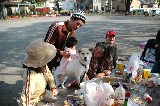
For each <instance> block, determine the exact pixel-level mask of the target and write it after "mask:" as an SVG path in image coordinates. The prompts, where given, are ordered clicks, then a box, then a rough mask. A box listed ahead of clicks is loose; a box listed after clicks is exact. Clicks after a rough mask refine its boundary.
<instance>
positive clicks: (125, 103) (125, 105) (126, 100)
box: [123, 98, 128, 106]
mask: <svg viewBox="0 0 160 106" xmlns="http://www.w3.org/2000/svg"><path fill="white" fill-rule="evenodd" d="M127 102H128V98H126V99H125V101H124V104H123V106H127Z"/></svg>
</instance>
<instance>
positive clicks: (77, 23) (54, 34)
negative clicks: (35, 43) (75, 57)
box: [44, 10, 86, 71]
mask: <svg viewBox="0 0 160 106" xmlns="http://www.w3.org/2000/svg"><path fill="white" fill-rule="evenodd" d="M85 20H86V17H85V13H84V12H83V11H81V10H79V11H78V12H76V13H73V14H72V16H71V18H70V20H68V21H65V22H54V23H53V24H52V25H51V26H50V27H49V30H48V32H47V34H46V37H45V39H44V41H45V42H48V43H51V44H53V45H54V46H55V47H56V48H57V54H56V56H55V57H54V58H53V59H52V61H50V62H49V63H48V64H47V65H48V67H49V69H50V71H52V69H53V67H55V68H56V67H57V66H59V62H60V60H61V58H62V56H64V57H66V58H67V57H69V54H67V53H65V52H63V50H64V47H65V41H66V39H67V38H68V37H70V36H75V30H76V29H78V28H80V27H81V26H83V25H84V24H85Z"/></svg>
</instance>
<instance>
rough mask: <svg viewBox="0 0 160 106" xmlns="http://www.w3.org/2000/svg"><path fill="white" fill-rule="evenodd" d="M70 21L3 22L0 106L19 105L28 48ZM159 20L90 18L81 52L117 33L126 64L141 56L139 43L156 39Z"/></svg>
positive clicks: (0, 24) (81, 32)
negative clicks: (52, 27)
mask: <svg viewBox="0 0 160 106" xmlns="http://www.w3.org/2000/svg"><path fill="white" fill-rule="evenodd" d="M67 19H69V16H65V17H39V18H25V19H10V20H0V49H1V50H0V106H16V105H17V104H16V99H17V98H18V97H19V96H20V92H21V89H22V73H23V72H22V71H21V70H22V68H21V66H22V60H23V58H24V56H25V47H26V46H27V45H28V44H29V43H30V42H31V41H32V40H35V39H37V38H44V37H45V34H46V32H47V30H48V27H49V25H50V24H51V23H52V22H53V21H59V20H60V21H63V20H67ZM159 20H160V17H131V16H109V17H107V16H87V22H86V24H85V26H83V27H82V28H80V29H78V30H77V32H76V36H77V38H78V40H79V41H78V48H81V47H94V45H95V43H96V42H99V41H104V40H105V39H104V35H105V33H106V31H107V30H110V29H112V30H115V31H116V32H117V36H116V42H117V44H118V47H119V49H118V54H119V59H121V60H123V61H127V60H128V58H129V57H130V55H131V54H132V53H136V52H138V53H141V51H142V50H140V48H139V46H138V45H139V43H140V42H143V41H147V40H148V39H149V38H155V35H156V33H157V31H158V30H159V29H160V21H159ZM60 92H63V94H62V93H61V94H60V98H61V99H62V98H63V99H64V96H66V95H67V94H68V92H71V90H70V91H65V90H60ZM57 106H58V105H57ZM59 106H62V105H61V104H59Z"/></svg>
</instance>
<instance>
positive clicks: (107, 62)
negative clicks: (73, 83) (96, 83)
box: [87, 31, 118, 79]
mask: <svg viewBox="0 0 160 106" xmlns="http://www.w3.org/2000/svg"><path fill="white" fill-rule="evenodd" d="M115 35H116V33H115V32H114V31H108V32H107V33H106V42H98V43H96V47H95V51H94V53H93V56H92V58H91V62H90V66H89V70H88V73H87V75H88V78H89V79H92V78H100V77H103V76H107V75H109V74H110V73H111V72H112V68H116V61H117V59H118V57H117V45H116V43H115Z"/></svg>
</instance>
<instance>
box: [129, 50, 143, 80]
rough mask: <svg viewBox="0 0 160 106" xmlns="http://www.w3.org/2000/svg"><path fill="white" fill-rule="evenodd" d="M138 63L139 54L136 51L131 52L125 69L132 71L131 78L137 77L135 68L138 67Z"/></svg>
mask: <svg viewBox="0 0 160 106" xmlns="http://www.w3.org/2000/svg"><path fill="white" fill-rule="evenodd" d="M139 64H140V56H139V55H138V54H136V53H134V54H132V56H131V58H130V60H129V62H128V66H127V70H128V71H129V72H130V73H132V78H136V77H137V70H138V68H139Z"/></svg>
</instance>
